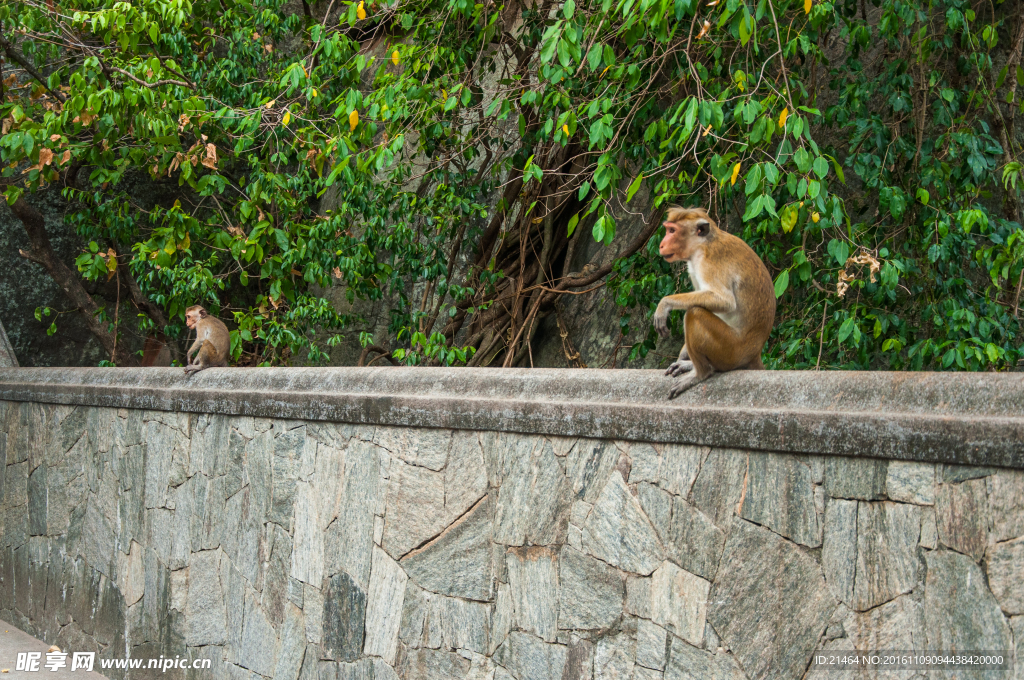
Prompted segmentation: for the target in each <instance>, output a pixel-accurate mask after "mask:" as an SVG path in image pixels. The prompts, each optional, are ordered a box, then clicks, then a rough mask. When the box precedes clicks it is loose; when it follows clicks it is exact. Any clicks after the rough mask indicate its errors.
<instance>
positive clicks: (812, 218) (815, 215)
mask: <svg viewBox="0 0 1024 680" xmlns="http://www.w3.org/2000/svg"><path fill="white" fill-rule="evenodd" d="M820 219H821V215H819V214H818V213H814V214H813V215H811V221H812V222H814V223H815V224H817V223H818V220H820Z"/></svg>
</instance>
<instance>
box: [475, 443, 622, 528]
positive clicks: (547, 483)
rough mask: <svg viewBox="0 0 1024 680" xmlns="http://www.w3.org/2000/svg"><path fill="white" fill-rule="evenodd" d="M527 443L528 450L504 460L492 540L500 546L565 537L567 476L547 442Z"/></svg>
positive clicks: (569, 496)
mask: <svg viewBox="0 0 1024 680" xmlns="http://www.w3.org/2000/svg"><path fill="white" fill-rule="evenodd" d="M530 443H531V444H532V446H531V447H530V448H529V449H528V450H520V451H517V452H516V453H517V455H515V456H510V457H506V459H505V461H506V464H505V468H506V473H505V476H504V481H503V483H502V485H501V487H500V488H499V489H498V494H497V505H496V510H495V517H494V540H495V541H497V542H498V543H502V544H504V545H524V544H526V543H532V544H536V545H550V544H553V543H561V542H563V541H564V540H565V533H566V528H567V525H568V521H569V510H570V506H571V502H572V489H571V487H570V481H569V478H568V477H566V475H565V473H564V472H563V470H562V463H561V462H560V461H559V459H558V457H556V456H555V453H554V451H553V450H552V448H551V446H550V444H548V443H547V442H545V441H544V440H543V439H539V438H531V439H530ZM577 448H580V447H577ZM602 450H603V445H602ZM510 458H511V460H510Z"/></svg>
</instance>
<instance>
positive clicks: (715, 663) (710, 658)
mask: <svg viewBox="0 0 1024 680" xmlns="http://www.w3.org/2000/svg"><path fill="white" fill-rule="evenodd" d="M808 656H810V655H808ZM801 672H802V669H801ZM664 677H665V680H708V679H709V678H714V680H746V676H745V675H744V674H743V671H742V670H740V668H739V666H738V665H737V664H736V660H735V659H734V658H733V657H732V656H730V655H728V654H725V653H719V654H712V653H711V652H706V651H704V650H703V649H698V648H696V647H692V646H690V645H688V644H686V643H685V642H683V641H682V640H680V639H679V638H677V637H673V638H672V643H671V648H670V649H669V653H668V663H667V665H666V666H665V676H664ZM751 677H757V678H758V679H759V680H760V678H762V677H778V675H777V673H776V674H772V675H771V676H761V675H756V676H753V675H752V676H751ZM781 677H794V678H798V677H800V675H799V674H795V675H792V676H781Z"/></svg>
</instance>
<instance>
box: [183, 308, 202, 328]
mask: <svg viewBox="0 0 1024 680" xmlns="http://www.w3.org/2000/svg"><path fill="white" fill-rule="evenodd" d="M197 323H199V312H186V313H185V325H186V326H188V327H189V329H190V330H194V329H195V327H196V324H197Z"/></svg>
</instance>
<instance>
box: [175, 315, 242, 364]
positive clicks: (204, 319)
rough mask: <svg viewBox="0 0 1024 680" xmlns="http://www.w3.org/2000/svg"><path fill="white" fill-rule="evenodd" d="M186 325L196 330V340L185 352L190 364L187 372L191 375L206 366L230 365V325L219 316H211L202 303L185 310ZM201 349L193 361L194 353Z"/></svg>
mask: <svg viewBox="0 0 1024 680" xmlns="http://www.w3.org/2000/svg"><path fill="white" fill-rule="evenodd" d="M185 325H187V326H188V327H189V328H190V329H191V328H194V329H195V331H196V341H195V342H193V343H192V346H191V347H189V348H188V351H187V352H185V359H186V360H187V361H188V366H186V367H185V374H186V375H191V374H192V373H195V372H197V371H201V370H203V369H204V368H211V367H213V366H227V365H228V351H230V349H231V334H230V333H228V327H227V326H225V325H224V322H223V321H221V320H220V319H218V318H217V317H214V316H210V313H209V312H207V311H206V310H205V309H204V308H203V307H201V306H200V305H192V306H191V307H189V308H188V309H186V310H185ZM196 350H198V351H199V354H198V355H196V357H195V360H194V361H193V359H192V355H193V354H195V353H196Z"/></svg>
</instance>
